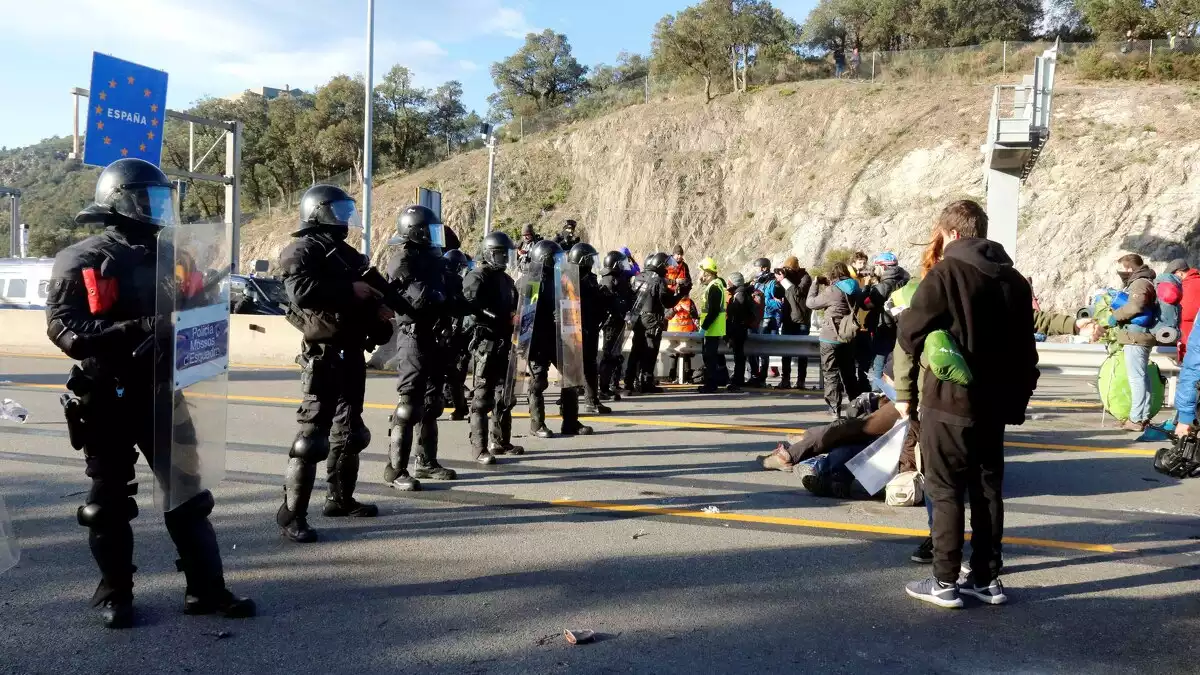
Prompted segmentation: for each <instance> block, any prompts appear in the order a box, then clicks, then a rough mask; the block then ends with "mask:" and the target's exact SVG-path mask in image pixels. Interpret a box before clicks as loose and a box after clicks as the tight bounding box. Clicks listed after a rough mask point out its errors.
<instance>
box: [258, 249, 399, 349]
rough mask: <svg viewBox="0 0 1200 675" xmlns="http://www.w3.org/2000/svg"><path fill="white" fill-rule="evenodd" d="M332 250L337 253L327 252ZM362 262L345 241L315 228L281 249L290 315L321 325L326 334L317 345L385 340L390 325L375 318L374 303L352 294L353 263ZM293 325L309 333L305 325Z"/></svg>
mask: <svg viewBox="0 0 1200 675" xmlns="http://www.w3.org/2000/svg"><path fill="white" fill-rule="evenodd" d="M330 251H334V252H335V254H336V255H334V256H330V255H329V253H330ZM339 260H342V261H345V262H346V264H342V263H341V262H338V261H339ZM365 265H367V259H366V258H365V257H364V256H363V255H362V254H361V253H359V252H358V251H357V250H355V249H354V247H353V246H351V245H349V244H347V243H346V242H345V241H341V240H338V239H334V238H331V237H329V236H327V235H322V234H316V233H308V234H301V235H299V236H297V237H296V238H295V239H293V240H292V242H291V243H289V244H288V245H287V246H286V247H284V249H283V251H282V252H281V253H280V254H279V269H280V274H281V276H282V278H283V287H284V290H286V291H287V295H288V300H289V303H290V305H291V308H290V310H289V320H292V321H293V325H296V324H295V322H296V320H297V318H299V320H300V321H301V323H304V324H307V325H309V327H310V328H311V327H312V326H313V325H314V324H319V325H321V326H324V329H317V332H319V333H323V334H324V337H320V338H317V339H313V340H311V341H313V342H318V343H321V344H333V345H338V346H342V347H348V348H355V347H360V348H366V342H367V341H369V342H371V343H373V344H383V343H384V342H387V341H388V339H390V337H391V325H390V324H389V323H388V322H386V321H380V320H379V319H378V317H377V312H378V309H379V305H378V303H375V302H362V301H360V300H359V299H358V298H356V297H355V296H354V288H353V284H354V282H355V281H356V280H357V279H358V274H357V270H356V269H355V268H361V267H363V266H365ZM297 328H300V330H301V331H303V332H305V334H306V335H308V334H309V332H308V330H307V329H305V328H303V327H301V326H299V325H297ZM368 338H370V339H369V340H367V339H368Z"/></svg>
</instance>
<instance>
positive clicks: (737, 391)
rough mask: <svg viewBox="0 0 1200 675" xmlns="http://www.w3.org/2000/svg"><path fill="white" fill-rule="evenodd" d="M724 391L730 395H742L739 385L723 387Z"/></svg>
mask: <svg viewBox="0 0 1200 675" xmlns="http://www.w3.org/2000/svg"><path fill="white" fill-rule="evenodd" d="M725 391H726V392H728V393H730V394H740V393H742V387H741V386H740V385H736V384H731V385H729V386H728V387H725Z"/></svg>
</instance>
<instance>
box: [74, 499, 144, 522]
mask: <svg viewBox="0 0 1200 675" xmlns="http://www.w3.org/2000/svg"><path fill="white" fill-rule="evenodd" d="M137 515H138V507H137V502H136V501H134V499H133V497H127V498H126V499H125V500H124V501H120V502H117V503H116V504H95V503H90V504H84V505H83V506H81V507H79V509H78V510H77V511H75V519H76V520H77V521H79V524H80V525H82V526H84V527H90V528H93V529H96V528H102V527H104V526H105V525H110V524H114V523H128V522H129V521H131V520H133V519H134V518H137Z"/></svg>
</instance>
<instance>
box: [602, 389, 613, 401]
mask: <svg viewBox="0 0 1200 675" xmlns="http://www.w3.org/2000/svg"><path fill="white" fill-rule="evenodd" d="M599 400H601V401H611V400H613V392H612V390H610V389H601V390H600V397H599Z"/></svg>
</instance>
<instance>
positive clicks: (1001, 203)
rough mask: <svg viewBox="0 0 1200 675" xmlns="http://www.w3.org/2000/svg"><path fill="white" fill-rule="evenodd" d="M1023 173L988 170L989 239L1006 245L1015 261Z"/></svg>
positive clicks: (1005, 248)
mask: <svg viewBox="0 0 1200 675" xmlns="http://www.w3.org/2000/svg"><path fill="white" fill-rule="evenodd" d="M1020 197H1021V174H1020V173H1019V172H1017V173H1013V172H1011V171H999V170H996V169H991V170H989V171H988V183H987V214H988V239H991V240H992V241H994V242H996V243H998V244H1000V245H1001V246H1003V247H1004V250H1005V252H1007V253H1008V256H1009V257H1010V258H1012V259H1013V260H1014V261H1015V260H1016V259H1017V225H1018V223H1019V222H1020Z"/></svg>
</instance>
